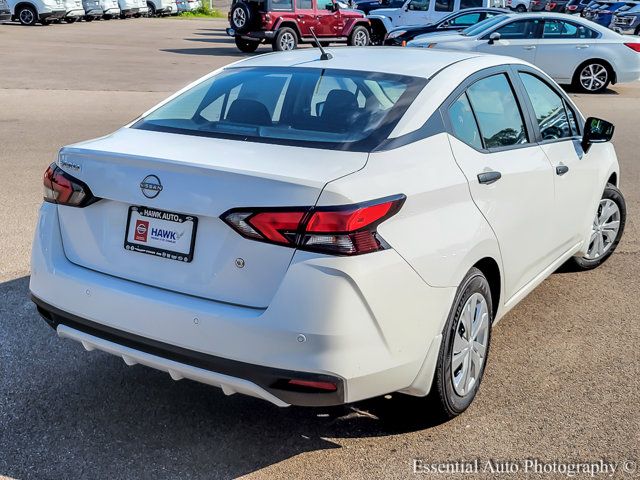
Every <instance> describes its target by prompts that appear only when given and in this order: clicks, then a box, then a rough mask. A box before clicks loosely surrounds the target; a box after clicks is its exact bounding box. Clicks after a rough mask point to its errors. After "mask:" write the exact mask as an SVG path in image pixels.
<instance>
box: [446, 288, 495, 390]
mask: <svg viewBox="0 0 640 480" xmlns="http://www.w3.org/2000/svg"><path fill="white" fill-rule="evenodd" d="M488 339H489V308H488V306H487V301H486V299H485V298H484V296H483V295H482V294H480V293H474V294H473V295H471V297H469V299H468V300H467V302H466V303H465V304H464V307H463V308H462V312H461V313H460V317H459V318H458V324H457V325H456V330H455V337H454V340H453V353H452V355H451V380H452V381H453V389H454V390H455V392H456V393H457V394H458V395H460V396H461V397H464V396H465V395H467V394H468V393H469V392H470V391H471V390H472V389H473V387H474V386H475V385H476V383H477V382H478V379H479V378H480V374H481V373H482V369H483V368H484V361H485V356H486V352H487V341H488Z"/></svg>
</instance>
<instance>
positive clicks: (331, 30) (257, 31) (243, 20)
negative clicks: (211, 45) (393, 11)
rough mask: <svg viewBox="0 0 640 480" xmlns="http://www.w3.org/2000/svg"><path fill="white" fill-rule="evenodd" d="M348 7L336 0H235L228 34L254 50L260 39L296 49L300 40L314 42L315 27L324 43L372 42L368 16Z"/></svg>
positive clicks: (277, 46) (280, 47) (362, 44)
mask: <svg viewBox="0 0 640 480" xmlns="http://www.w3.org/2000/svg"><path fill="white" fill-rule="evenodd" d="M345 7H346V4H345V3H342V4H341V3H340V2H338V1H336V0H236V1H234V3H233V4H232V5H231V10H230V11H229V23H230V24H231V28H227V34H228V35H230V36H232V37H234V38H235V41H236V46H237V47H238V48H239V49H240V50H241V51H243V52H255V51H256V49H257V48H258V46H259V45H260V44H261V43H270V44H271V45H272V47H273V49H274V50H276V51H281V50H293V49H295V48H296V47H297V46H298V43H314V39H313V34H312V33H311V32H312V31H313V33H315V35H316V36H317V37H318V39H319V40H320V44H321V45H322V46H327V45H328V44H329V43H331V42H347V43H348V44H349V45H354V46H359V47H365V46H367V45H369V43H370V38H371V36H370V33H369V32H370V28H371V25H370V24H369V20H368V19H367V18H366V16H365V15H364V14H363V13H362V12H361V11H358V10H351V9H349V8H345Z"/></svg>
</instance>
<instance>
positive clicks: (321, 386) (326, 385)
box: [287, 378, 338, 392]
mask: <svg viewBox="0 0 640 480" xmlns="http://www.w3.org/2000/svg"><path fill="white" fill-rule="evenodd" d="M287 383H288V384H289V385H297V386H299V387H306V388H311V389H315V390H324V391H327V392H335V391H336V390H337V389H338V387H337V386H336V385H335V384H334V383H331V382H316V381H313V380H298V379H295V378H294V379H291V380H289V382H287Z"/></svg>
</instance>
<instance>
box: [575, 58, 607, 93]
mask: <svg viewBox="0 0 640 480" xmlns="http://www.w3.org/2000/svg"><path fill="white" fill-rule="evenodd" d="M608 78H609V72H607V69H606V68H605V67H604V66H602V65H600V64H599V63H592V64H590V65H587V66H586V67H584V68H583V69H582V72H580V84H581V85H582V86H583V87H584V88H585V89H586V90H598V89H599V88H602V87H603V86H604V85H605V84H606V83H607V79H608Z"/></svg>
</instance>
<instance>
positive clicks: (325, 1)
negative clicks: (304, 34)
mask: <svg viewBox="0 0 640 480" xmlns="http://www.w3.org/2000/svg"><path fill="white" fill-rule="evenodd" d="M318 10H333V0H318Z"/></svg>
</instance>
